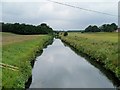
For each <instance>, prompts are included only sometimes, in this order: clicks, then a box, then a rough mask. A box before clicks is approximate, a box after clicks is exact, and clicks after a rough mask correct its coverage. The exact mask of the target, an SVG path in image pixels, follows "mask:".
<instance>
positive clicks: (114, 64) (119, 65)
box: [60, 32, 120, 80]
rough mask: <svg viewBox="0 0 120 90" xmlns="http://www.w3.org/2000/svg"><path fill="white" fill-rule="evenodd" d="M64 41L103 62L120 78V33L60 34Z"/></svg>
mask: <svg viewBox="0 0 120 90" xmlns="http://www.w3.org/2000/svg"><path fill="white" fill-rule="evenodd" d="M60 36H61V39H62V41H64V42H65V43H67V44H69V45H70V46H72V47H73V48H75V49H76V50H77V51H78V52H80V53H84V54H86V55H87V56H88V57H89V58H91V59H93V60H95V61H97V62H98V63H101V64H103V66H104V67H105V68H106V69H108V70H110V71H112V72H114V73H115V75H116V77H118V78H119V80H120V60H119V59H118V33H104V32H103V33H69V34H68V36H63V35H60Z"/></svg>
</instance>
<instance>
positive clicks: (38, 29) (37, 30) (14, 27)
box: [2, 23, 53, 34]
mask: <svg viewBox="0 0 120 90" xmlns="http://www.w3.org/2000/svg"><path fill="white" fill-rule="evenodd" d="M2 32H12V33H16V34H49V33H50V34H51V33H53V29H52V28H51V27H49V26H48V25H47V24H45V23H42V24H41V25H38V26H34V25H26V24H19V23H14V24H11V23H7V24H5V23H2Z"/></svg>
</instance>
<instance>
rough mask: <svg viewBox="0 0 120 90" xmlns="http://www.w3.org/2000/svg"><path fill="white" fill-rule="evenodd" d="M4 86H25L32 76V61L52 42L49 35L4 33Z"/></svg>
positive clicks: (1, 63)
mask: <svg viewBox="0 0 120 90" xmlns="http://www.w3.org/2000/svg"><path fill="white" fill-rule="evenodd" d="M1 35H2V62H0V66H1V67H0V68H2V88H25V82H27V80H28V78H29V77H30V76H31V71H32V70H31V69H32V67H31V61H33V60H35V57H36V54H38V53H39V54H41V53H42V50H43V48H44V47H45V46H46V45H48V43H50V42H52V36H49V35H17V34H12V33H2V34H1Z"/></svg>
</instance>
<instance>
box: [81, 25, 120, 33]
mask: <svg viewBox="0 0 120 90" xmlns="http://www.w3.org/2000/svg"><path fill="white" fill-rule="evenodd" d="M117 28H118V26H117V25H116V24H115V23H112V24H103V25H102V26H100V27H98V26H96V25H93V26H92V25H89V26H88V27H87V28H86V29H85V30H84V31H82V32H114V31H116V30H117Z"/></svg>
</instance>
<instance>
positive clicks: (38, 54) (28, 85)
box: [25, 36, 53, 89]
mask: <svg viewBox="0 0 120 90" xmlns="http://www.w3.org/2000/svg"><path fill="white" fill-rule="evenodd" d="M52 43H53V36H51V38H49V40H47V41H45V42H44V44H43V48H42V49H41V48H40V49H38V50H37V51H36V52H35V56H34V58H33V59H32V60H31V61H30V63H31V67H32V68H33V67H34V63H35V58H36V57H37V56H40V55H41V54H42V53H43V49H45V48H47V46H48V45H51V44H52ZM31 71H32V70H31ZM31 82H32V75H30V76H29V78H28V80H27V82H26V83H25V89H28V88H29V87H30V85H31Z"/></svg>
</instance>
